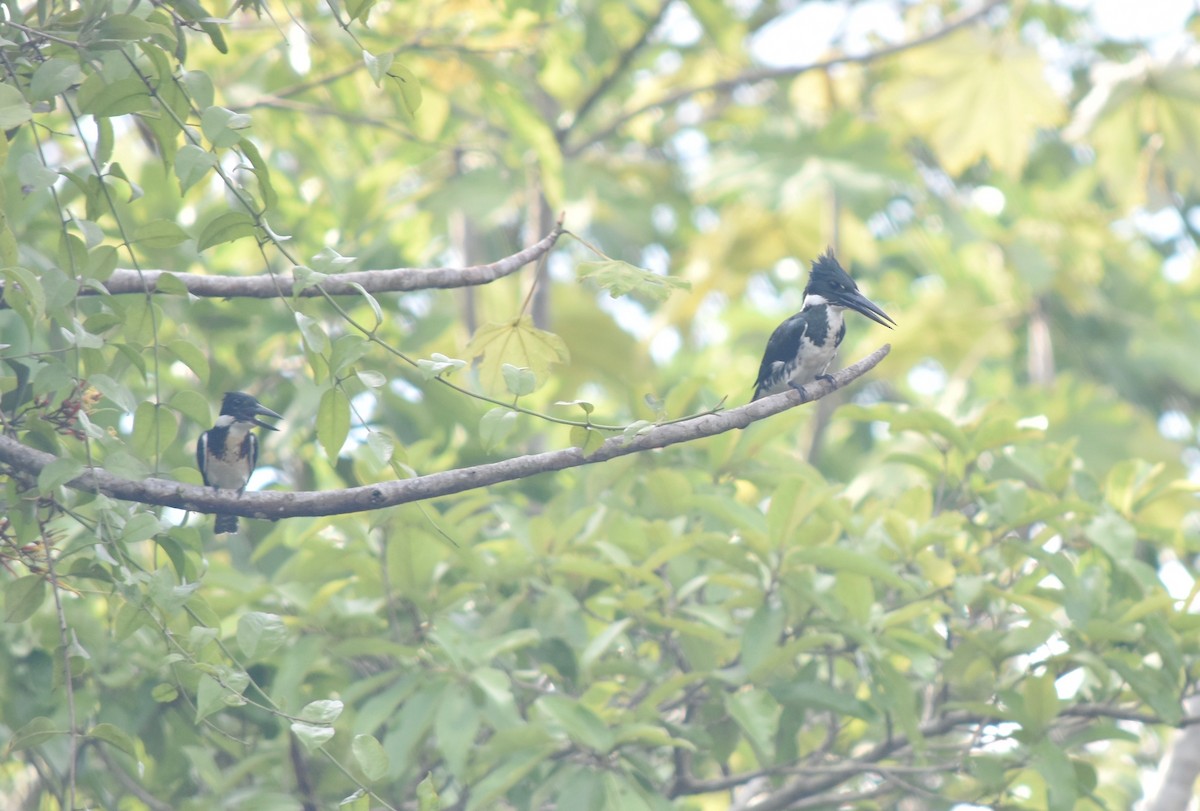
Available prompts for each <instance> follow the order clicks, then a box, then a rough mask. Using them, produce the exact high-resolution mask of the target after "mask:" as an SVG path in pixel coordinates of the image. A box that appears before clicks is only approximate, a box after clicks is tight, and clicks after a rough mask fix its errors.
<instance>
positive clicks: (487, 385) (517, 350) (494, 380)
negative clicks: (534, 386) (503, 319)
mask: <svg viewBox="0 0 1200 811" xmlns="http://www.w3.org/2000/svg"><path fill="white" fill-rule="evenodd" d="M466 351H467V354H468V355H469V356H471V357H473V358H479V359H480V361H479V379H480V382H481V383H482V384H483V387H484V389H486V390H487V391H488V392H490V393H493V394H502V393H504V392H506V391H507V386H506V385H505V383H504V372H503V368H504V364H506V363H508V364H511V365H513V366H516V367H518V368H526V369H529V370H530V371H531V372H532V373H533V374H534V375H535V377H536V378H537V380H539V381H541V382H542V383H545V381H547V380H549V379H550V370H551V369H552V368H553V367H554V365H555V364H558V363H566V362H568V361H569V360H570V357H571V356H570V353H569V352H568V351H567V345H566V344H565V343H563V340H562V338H559V337H558V336H557V335H555V334H554V333H552V332H546V331H545V330H543V329H538V328H537V327H535V326H534V325H533V320H532V319H531V318H530V317H529V316H522V317H520V318H518V319H517V320H515V321H509V322H507V323H503V324H496V323H490V324H484V325H483V326H482V327H480V328H479V329H478V330H476V331H475V335H474V337H472V338H471V342H470V343H469V344H467V350H466Z"/></svg>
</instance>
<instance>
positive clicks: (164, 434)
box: [129, 401, 179, 459]
mask: <svg viewBox="0 0 1200 811" xmlns="http://www.w3.org/2000/svg"><path fill="white" fill-rule="evenodd" d="M178 432H179V425H178V423H176V421H175V414H174V412H172V411H171V410H170V409H168V408H160V407H158V406H156V405H155V404H154V403H151V402H149V401H146V402H143V403H141V404H140V405H139V406H138V407H137V410H136V411H135V412H134V415H133V433H132V434H130V437H129V445H130V447H131V448H132V449H133V450H134V452H135V453H137V454H138V455H139V456H141V457H143V458H147V459H148V458H152V457H157V456H160V455H161V454H162V453H163V452H165V451H166V450H167V448H169V447H170V445H171V443H172V442H173V441H174V440H175V435H176V434H177V433H178Z"/></svg>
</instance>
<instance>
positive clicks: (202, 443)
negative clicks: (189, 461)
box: [196, 431, 208, 484]
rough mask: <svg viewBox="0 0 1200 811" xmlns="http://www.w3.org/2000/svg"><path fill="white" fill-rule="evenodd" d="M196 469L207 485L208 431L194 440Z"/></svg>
mask: <svg viewBox="0 0 1200 811" xmlns="http://www.w3.org/2000/svg"><path fill="white" fill-rule="evenodd" d="M196 467H198V468H200V477H201V478H202V479H204V483H205V484H208V431H205V432H204V433H202V434H201V435H200V439H198V440H196Z"/></svg>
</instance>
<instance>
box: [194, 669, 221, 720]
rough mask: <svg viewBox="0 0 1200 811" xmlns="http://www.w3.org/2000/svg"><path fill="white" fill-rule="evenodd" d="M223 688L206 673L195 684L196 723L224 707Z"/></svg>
mask: <svg viewBox="0 0 1200 811" xmlns="http://www.w3.org/2000/svg"><path fill="white" fill-rule="evenodd" d="M224 698H225V688H224V687H222V686H221V684H220V682H218V681H217V680H216V679H214V678H213V677H212V676H210V675H208V674H207V673H205V674H202V675H201V676H200V680H199V682H197V684H196V718H195V721H196V723H197V724H198V723H200V722H201V721H203V720H204V719H205V718H207V717H208V716H210V715H212V714H213V713H214V712H216V711H217V710H219V709H221V708H223V707H224V706H225V701H224Z"/></svg>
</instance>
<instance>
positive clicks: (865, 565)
mask: <svg viewBox="0 0 1200 811" xmlns="http://www.w3.org/2000/svg"><path fill="white" fill-rule="evenodd" d="M788 555H789V557H791V558H792V559H793V560H797V561H800V562H803V563H809V564H812V565H813V566H819V567H821V568H823V569H829V570H830V571H833V572H842V571H845V572H852V573H854V574H861V575H865V576H866V577H869V578H871V579H872V580H878V581H880V582H883V583H887V584H888V585H889V586H895V587H896V588H897V589H900V590H901V591H902V592H903V593H904V594H908V595H911V594H913V593H914V589H913V587H912V586H911V585H910V584H909V583H908V581H906V580H905V579H904V578H902V577H900V575H898V574H896V573H895V572H894V571H893V570H892V568H891V567H890V566H889V565H888V564H887V562H886V561H884V560H882V559H881V558H879V557H877V556H875V555H868V554H864V553H862V552H855V551H854V550H853V549H844V548H842V547H840V546H818V547H806V548H797V549H792V550H789V552H788Z"/></svg>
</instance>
